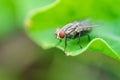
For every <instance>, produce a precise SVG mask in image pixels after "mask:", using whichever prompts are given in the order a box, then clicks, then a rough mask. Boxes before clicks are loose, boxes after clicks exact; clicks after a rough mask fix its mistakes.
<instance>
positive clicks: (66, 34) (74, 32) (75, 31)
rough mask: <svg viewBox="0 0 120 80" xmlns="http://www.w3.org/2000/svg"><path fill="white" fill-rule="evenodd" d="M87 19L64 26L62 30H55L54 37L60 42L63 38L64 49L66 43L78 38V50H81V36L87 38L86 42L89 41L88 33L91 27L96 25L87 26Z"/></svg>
mask: <svg viewBox="0 0 120 80" xmlns="http://www.w3.org/2000/svg"><path fill="white" fill-rule="evenodd" d="M88 22H89V19H86V20H83V21H74V22H72V23H69V24H66V25H65V26H63V27H62V28H57V29H56V32H55V35H56V38H57V39H58V40H59V41H60V42H61V41H62V39H64V38H65V48H64V51H65V50H66V47H67V41H68V40H70V39H75V38H78V44H79V46H80V48H82V46H81V44H80V38H81V37H82V36H88V40H89V41H90V40H91V39H90V36H89V32H90V31H91V29H92V27H95V26H96V25H89V24H88Z"/></svg>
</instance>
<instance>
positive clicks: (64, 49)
mask: <svg viewBox="0 0 120 80" xmlns="http://www.w3.org/2000/svg"><path fill="white" fill-rule="evenodd" d="M66 48H67V36H65V48H64V52H65V51H66Z"/></svg>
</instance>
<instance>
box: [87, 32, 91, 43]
mask: <svg viewBox="0 0 120 80" xmlns="http://www.w3.org/2000/svg"><path fill="white" fill-rule="evenodd" d="M87 36H88V41H89V42H90V41H91V38H90V35H89V34H87Z"/></svg>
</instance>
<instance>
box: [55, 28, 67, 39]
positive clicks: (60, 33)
mask: <svg viewBox="0 0 120 80" xmlns="http://www.w3.org/2000/svg"><path fill="white" fill-rule="evenodd" d="M55 36H56V38H57V39H58V40H62V39H63V38H64V37H65V32H64V31H63V30H61V29H60V28H57V29H56V31H55Z"/></svg>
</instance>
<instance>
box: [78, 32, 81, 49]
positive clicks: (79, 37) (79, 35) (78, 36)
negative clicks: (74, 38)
mask: <svg viewBox="0 0 120 80" xmlns="http://www.w3.org/2000/svg"><path fill="white" fill-rule="evenodd" d="M80 35H81V32H80V33H79V34H78V44H79V46H80V48H82V46H81V44H80Z"/></svg>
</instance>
